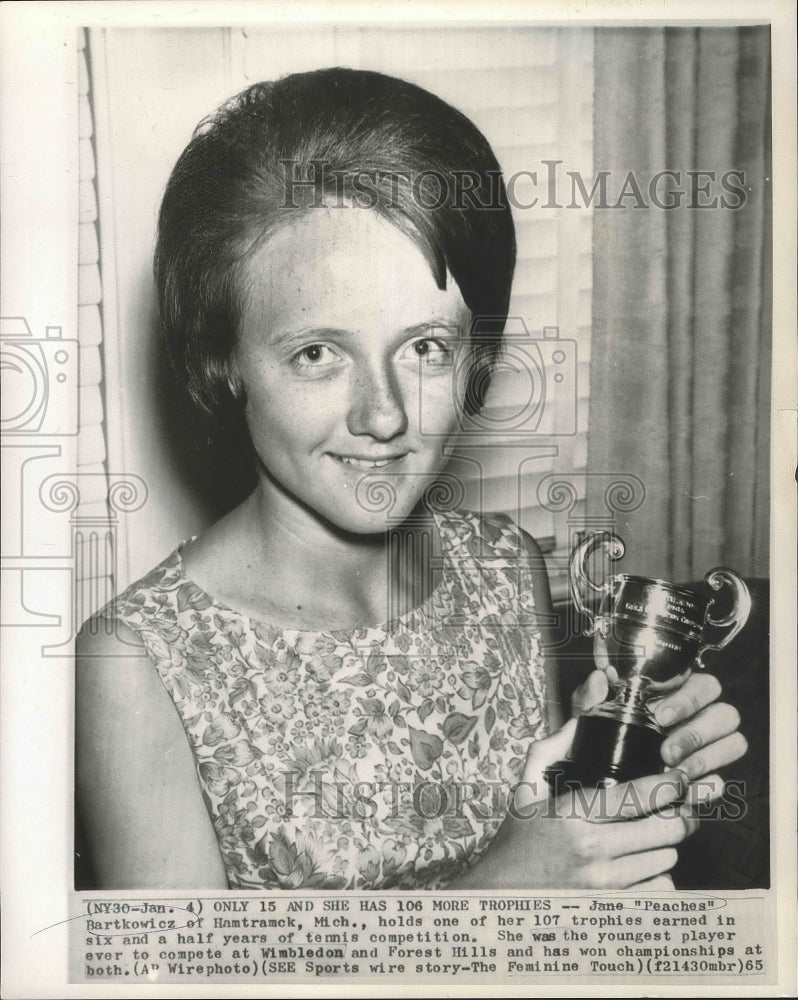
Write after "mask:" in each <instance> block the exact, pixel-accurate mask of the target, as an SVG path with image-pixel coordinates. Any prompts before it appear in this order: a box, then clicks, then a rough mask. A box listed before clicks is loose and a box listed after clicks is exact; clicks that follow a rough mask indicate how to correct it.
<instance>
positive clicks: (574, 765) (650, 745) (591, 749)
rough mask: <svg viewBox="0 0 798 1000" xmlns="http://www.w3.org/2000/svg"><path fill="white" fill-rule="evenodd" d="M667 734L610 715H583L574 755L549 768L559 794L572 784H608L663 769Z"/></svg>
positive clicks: (548, 778) (552, 784)
mask: <svg viewBox="0 0 798 1000" xmlns="http://www.w3.org/2000/svg"><path fill="white" fill-rule="evenodd" d="M662 740H663V735H662V733H660V732H658V731H657V730H656V729H654V728H652V727H650V726H641V725H640V724H638V723H635V722H624V721H622V720H620V719H616V718H611V717H609V716H606V715H583V716H582V717H581V718H580V719H579V722H578V723H577V727H576V734H575V736H574V743H573V748H572V750H571V756H570V757H568V759H567V760H560V761H557V763H556V764H552V766H551V767H550V768H548V770H547V771H546V781H547V782H548V783H549V787H550V788H551V790H552V791H553V792H554V794H555V795H561V794H562V793H563V792H565V791H567V790H568V788H573V787H584V788H608V787H610V786H611V785H616V784H618V783H619V782H622V781H632V780H634V779H635V778H642V777H644V776H645V775H647V774H659V773H660V772H661V771H662V758H661V757H660V752H659V751H660V747H661V746H662Z"/></svg>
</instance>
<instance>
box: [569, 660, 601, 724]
mask: <svg viewBox="0 0 798 1000" xmlns="http://www.w3.org/2000/svg"><path fill="white" fill-rule="evenodd" d="M609 689H610V686H609V682H608V680H607V675H606V674H605V673H604V671H603V670H593V671H591V673H589V674H588V676H587V679H586V680H585V681H584V682H583V683H582V684H580V685H579V687H578V688H576V689H575V690H574V693H573V694H572V695H571V711H572V712H573V714H574V715H582V714H583V713H585V712H587V711H588V710H589V709H591V708H593V706H594V705H599V704H601V702H602V701H604V699H605V698H606V697H607V694H608V692H609Z"/></svg>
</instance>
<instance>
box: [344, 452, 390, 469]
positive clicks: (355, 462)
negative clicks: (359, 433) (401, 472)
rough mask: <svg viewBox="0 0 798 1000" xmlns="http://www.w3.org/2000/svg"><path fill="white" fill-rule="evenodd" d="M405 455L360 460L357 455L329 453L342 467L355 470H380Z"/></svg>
mask: <svg viewBox="0 0 798 1000" xmlns="http://www.w3.org/2000/svg"><path fill="white" fill-rule="evenodd" d="M406 454H407V452H400V453H399V454H396V455H386V456H385V457H383V458H361V457H360V456H358V455H336V454H334V453H332V452H331V453H330V456H331V458H334V459H335V460H336V461H338V462H341V463H342V464H343V465H352V466H354V468H356V469H382V468H383V467H384V466H386V465H388V464H389V463H391V462H396V461H397V460H398V459H400V458H404V457H405V455H406Z"/></svg>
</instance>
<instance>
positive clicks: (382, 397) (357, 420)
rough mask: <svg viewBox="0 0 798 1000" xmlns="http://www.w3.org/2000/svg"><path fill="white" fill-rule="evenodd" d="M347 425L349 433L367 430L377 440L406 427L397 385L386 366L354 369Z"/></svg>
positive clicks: (361, 432)
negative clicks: (356, 370) (375, 368)
mask: <svg viewBox="0 0 798 1000" xmlns="http://www.w3.org/2000/svg"><path fill="white" fill-rule="evenodd" d="M347 426H348V428H349V432H350V434H367V435H369V436H370V437H373V438H375V439H376V440H378V441H390V440H391V438H395V437H397V435H399V434H403V433H404V432H405V431H406V430H407V412H406V410H405V404H404V400H403V398H402V392H401V387H400V385H399V383H398V381H397V379H396V376H395V373H393V372H392V371H391V370H390V368H387V367H386V368H384V369H382V370H380V371H365V370H364V371H360V372H358V373H357V375H356V376H355V380H354V384H353V386H352V398H351V403H350V407H349V414H348V419H347Z"/></svg>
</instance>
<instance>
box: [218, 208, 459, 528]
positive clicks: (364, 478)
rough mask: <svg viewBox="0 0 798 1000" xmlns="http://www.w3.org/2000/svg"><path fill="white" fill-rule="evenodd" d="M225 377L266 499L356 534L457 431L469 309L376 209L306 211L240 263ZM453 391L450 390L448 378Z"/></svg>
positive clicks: (416, 494) (379, 516)
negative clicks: (236, 323)
mask: <svg viewBox="0 0 798 1000" xmlns="http://www.w3.org/2000/svg"><path fill="white" fill-rule="evenodd" d="M246 281H247V286H246V289H247V295H246V304H245V307H244V310H243V315H242V321H241V326H240V330H239V341H238V345H237V348H236V352H235V355H234V368H233V373H234V377H235V378H236V379H237V381H238V382H239V384H240V386H241V387H242V388H243V390H244V392H245V394H246V418H247V424H248V426H249V430H250V434H251V435H252V439H253V443H254V445H255V449H256V451H257V453H258V456H259V457H260V460H261V463H262V464H263V466H264V467H265V468H266V469H267V470H268V473H269V476H261V483H262V487H263V489H265V490H266V491H269V495H270V498H271V499H273V500H274V501H275V502H277V503H279V504H282V505H286V504H287V505H288V507H289V508H291V509H292V510H294V511H296V512H304V513H305V514H306V513H307V508H310V509H311V510H312V511H313V512H315V514H317V515H320V516H321V517H322V518H323V519H325V520H326V521H328V522H330V523H332V524H334V525H335V526H337V527H338V528H340V529H343V530H345V531H349V532H355V533H359V534H365V533H372V532H379V531H384V530H385V528H386V517H387V516H388V514H387V513H386V511H385V510H384V509H383V510H379V511H375V510H374V507H375V506H379V505H377V504H374V503H373V502H372V503H371V504H370V503H369V500H368V489H367V487H368V485H369V483H370V482H371V483H375V481H381V482H388V483H390V486H391V489H392V490H393V491H394V493H395V497H396V499H395V502H394V504H393V505H392V507H391V509H390V512H389V516H390V518H391V520H392V521H394V523H395V520H396V519H399V520H402V519H404V518H405V517H407V515H408V514H409V513H410V512H411V511H412V510H413V508H414V507H415V506H416V504H417V503H418V500H419V498H420V497H421V494H422V493H423V491H424V490H425V489H426V488H427V486H428V485H429V484H430V482H431V481H432V479H433V478H434V476H435V474H436V473H437V472H438V471H439V470H440V468H441V467H442V465H443V464H444V459H443V448H444V445H445V443H446V440H447V438H448V436H449V435H450V434H451V433H452V432H453V430H454V429H455V427H456V425H457V421H458V415H459V410H460V400H461V398H462V388H463V387H462V384H460V383H462V382H463V375H464V372H465V369H466V367H467V366H466V365H465V364H463V363H462V362H463V361H464V360H465V359H464V358H462V357H461V352H462V351H466V350H467V338H468V333H469V329H470V320H471V316H470V313H469V311H468V309H467V307H466V305H465V303H464V301H463V298H462V295H461V294H460V290H459V289H458V287H457V285H456V284H455V282H454V280H453V279H452V278H451V276H449V278H448V281H447V288H446V289H445V290H441V289H440V288H438V286H437V285H436V283H435V279H434V277H433V275H432V272H431V270H430V267H429V265H428V263H427V261H426V260H425V259H424V256H423V255H422V253H421V251H420V250H419V249H418V247H417V246H416V245H415V244H414V243H413V242H412V241H411V240H410V239H409V238H408V237H407V236H405V235H404V234H403V233H401V232H400V231H399V230H398V229H396V228H395V227H394V226H392V225H391V224H390V223H389V222H386V221H385V220H384V219H382V218H381V217H380V216H378V215H377V214H376V213H374V212H371V211H368V210H365V209H357V208H348V207H347V208H318V209H313V210H312V211H309V212H307V213H306V214H305V215H303V216H302V217H300V218H299V219H298V220H297V222H296V223H292V224H290V225H288V226H286V227H283V228H281V229H279V230H278V231H277V233H276V234H275V235H274V236H273V237H271V238H270V239H269V240H268V242H267V243H266V244H265V245H264V246H263V247H262V248H261V249H260V250H259V251H258V252H257V253H256V254H255V255H254V257H253V258H252V259H251V261H250V262H249V265H248V268H247V273H246ZM456 382H457V383H458V384H457V385H456V384H455V383H456Z"/></svg>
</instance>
